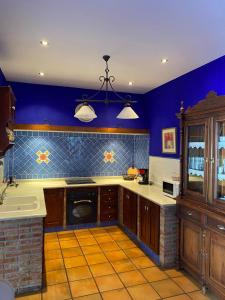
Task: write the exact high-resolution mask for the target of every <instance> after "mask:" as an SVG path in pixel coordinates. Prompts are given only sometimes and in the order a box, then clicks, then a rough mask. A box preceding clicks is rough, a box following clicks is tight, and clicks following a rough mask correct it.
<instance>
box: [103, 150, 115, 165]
mask: <svg viewBox="0 0 225 300" xmlns="http://www.w3.org/2000/svg"><path fill="white" fill-rule="evenodd" d="M114 155H115V152H113V151H110V152H108V151H105V152H104V159H103V160H104V162H105V163H111V164H112V163H114V162H115V161H116V160H115V158H114Z"/></svg>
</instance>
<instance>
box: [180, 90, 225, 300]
mask: <svg viewBox="0 0 225 300" xmlns="http://www.w3.org/2000/svg"><path fill="white" fill-rule="evenodd" d="M178 117H179V119H180V138H181V149H180V150H181V157H180V162H181V189H180V196H179V197H178V199H177V203H178V217H179V228H180V235H179V264H180V267H181V268H184V269H185V270H187V271H188V272H189V273H191V274H192V275H193V276H194V277H195V278H196V279H197V280H199V281H200V282H201V284H202V289H203V292H205V290H206V288H208V287H209V288H210V289H211V290H212V291H214V292H215V293H216V294H217V295H218V296H219V299H225V96H218V95H217V94H216V93H215V92H209V93H208V95H207V96H206V98H205V99H203V100H201V101H199V102H198V103H197V104H196V105H195V106H193V107H189V108H188V109H187V110H186V111H184V108H183V105H182V107H181V110H180V113H179V114H178Z"/></svg>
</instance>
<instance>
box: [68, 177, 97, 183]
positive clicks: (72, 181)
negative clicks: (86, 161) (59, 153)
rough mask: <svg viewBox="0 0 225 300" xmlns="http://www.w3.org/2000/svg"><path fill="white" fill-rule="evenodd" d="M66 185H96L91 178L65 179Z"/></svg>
mask: <svg viewBox="0 0 225 300" xmlns="http://www.w3.org/2000/svg"><path fill="white" fill-rule="evenodd" d="M65 182H66V184H87V183H95V181H94V180H92V179H91V178H88V177H87V178H68V179H65Z"/></svg>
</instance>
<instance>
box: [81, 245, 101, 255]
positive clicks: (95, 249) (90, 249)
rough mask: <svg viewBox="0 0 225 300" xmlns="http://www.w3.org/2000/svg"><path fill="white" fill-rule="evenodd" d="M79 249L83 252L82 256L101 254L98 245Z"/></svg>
mask: <svg viewBox="0 0 225 300" xmlns="http://www.w3.org/2000/svg"><path fill="white" fill-rule="evenodd" d="M81 249H82V251H83V252H84V254H93V253H101V252H102V250H101V248H100V247H99V245H90V246H82V247H81Z"/></svg>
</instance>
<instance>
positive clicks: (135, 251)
mask: <svg viewBox="0 0 225 300" xmlns="http://www.w3.org/2000/svg"><path fill="white" fill-rule="evenodd" d="M124 252H125V254H126V255H127V256H128V257H129V258H134V257H140V256H145V254H144V252H143V251H141V249H139V248H138V247H135V248H130V249H124Z"/></svg>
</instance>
